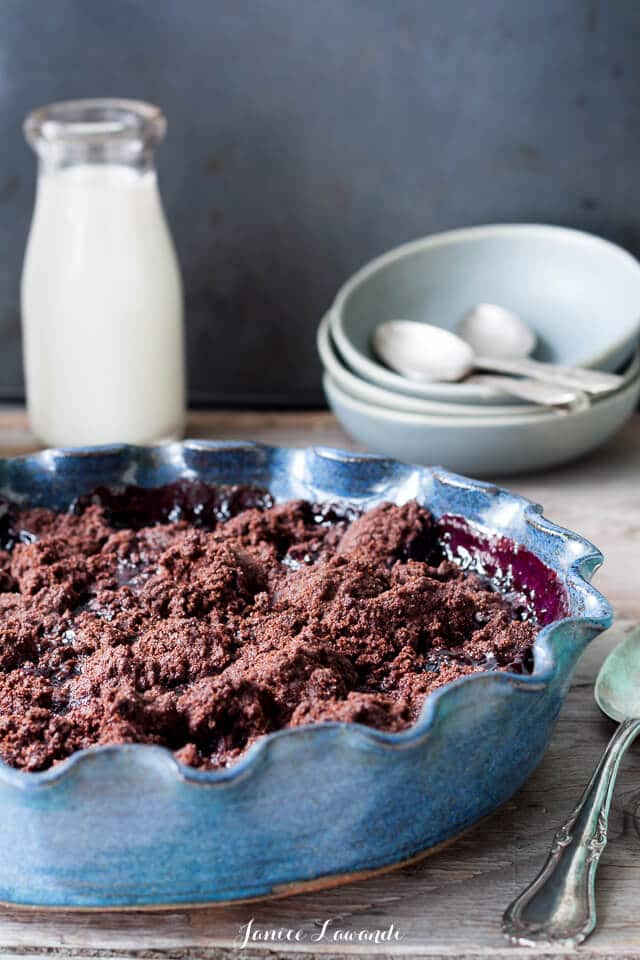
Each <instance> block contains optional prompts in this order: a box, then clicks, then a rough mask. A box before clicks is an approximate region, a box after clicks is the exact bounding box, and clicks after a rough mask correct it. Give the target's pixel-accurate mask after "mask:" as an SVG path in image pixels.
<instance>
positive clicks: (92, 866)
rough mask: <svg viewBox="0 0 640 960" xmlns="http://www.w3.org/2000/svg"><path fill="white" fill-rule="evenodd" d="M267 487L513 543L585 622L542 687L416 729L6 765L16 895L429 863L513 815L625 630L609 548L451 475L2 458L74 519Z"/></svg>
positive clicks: (192, 448) (434, 717) (548, 660)
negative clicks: (108, 495)
mask: <svg viewBox="0 0 640 960" xmlns="http://www.w3.org/2000/svg"><path fill="white" fill-rule="evenodd" d="M185 476H186V477H194V478H195V477H197V478H199V479H202V480H205V481H208V482H210V483H256V484H262V485H265V486H268V487H269V488H270V489H271V490H272V492H273V493H274V494H275V496H276V497H277V498H278V499H285V498H290V497H309V498H314V499H320V500H327V499H330V500H336V499H337V500H348V501H350V502H355V503H358V504H361V505H363V506H370V505H373V504H374V503H376V502H378V501H379V500H382V499H391V500H395V501H398V502H402V501H404V500H407V499H409V498H411V497H417V498H418V500H420V501H421V502H423V503H424V504H426V505H427V506H428V507H429V508H430V509H431V510H432V511H433V512H434V514H435V515H436V516H442V515H445V514H456V515H462V516H464V517H466V518H467V519H468V520H469V521H471V522H473V523H477V524H481V525H482V527H483V528H485V530H488V531H492V532H495V533H496V534H500V535H505V536H507V537H509V538H511V539H512V540H514V541H516V543H519V544H522V545H523V546H524V547H526V548H527V549H528V550H529V551H531V552H532V553H534V554H535V555H536V556H538V557H539V558H540V559H542V560H543V561H544V563H546V564H547V565H548V566H549V567H551V568H552V569H553V570H554V571H556V573H557V575H558V578H559V580H560V582H561V584H562V585H563V587H564V589H565V591H566V594H567V604H568V614H569V615H568V616H567V617H566V618H564V619H562V620H557V621H555V622H553V623H551V624H548V625H547V626H546V627H544V628H543V629H541V630H540V632H539V634H538V637H537V639H536V643H535V650H534V653H535V668H534V671H533V673H532V674H530V675H515V674H507V673H484V674H477V675H475V676H471V677H467V678H463V679H461V680H459V681H456V682H455V683H453V684H450V685H448V686H445V687H442V688H440V689H439V690H437V691H436V692H435V693H433V694H432V695H431V696H430V697H428V698H427V700H426V702H425V706H424V709H423V712H422V715H421V717H420V719H419V721H418V722H417V723H416V724H415V725H414V726H413V727H411V728H410V729H408V730H405V731H403V732H401V733H395V734H392V733H384V732H380V731H376V730H373V729H370V728H367V727H364V726H361V725H358V724H339V723H327V724H319V725H314V726H308V727H299V728H297V729H295V730H285V731H281V732H279V733H275V734H271V735H270V736H268V737H265V738H264V739H263V740H262V741H260V742H258V743H257V744H255V745H254V746H253V747H252V748H251V749H250V750H249V751H248V753H247V754H246V755H245V756H243V757H242V758H241V759H240V761H239V762H238V763H237V764H235V765H234V766H233V767H231V768H229V769H226V770H220V771H210V772H200V771H196V770H193V769H190V768H188V767H184V766H181V765H180V764H178V763H177V762H176V761H175V760H174V758H173V756H172V755H171V753H170V752H169V751H168V750H165V749H163V748H160V747H153V746H142V745H127V746H116V747H98V748H94V749H91V750H87V751H83V752H80V753H77V754H75V755H73V756H71V757H70V758H69V759H67V760H65V761H64V762H63V763H61V764H60V765H58V766H56V767H54V768H52V769H51V770H47V771H45V772H43V773H35V774H33V773H32V774H28V773H24V772H21V771H17V770H14V769H12V768H9V767H8V766H6V765H0V820H1V823H2V829H1V830H0V900H2V901H10V902H12V903H18V904H33V905H47V906H64V907H98V908H104V907H116V906H149V905H158V904H180V903H206V902H214V901H221V900H233V899H237V898H246V897H259V896H265V895H268V894H271V893H274V892H281V891H282V887H283V886H284V885H288V884H298V883H300V882H304V881H307V880H314V879H317V878H320V877H324V876H326V877H330V876H332V875H335V874H344V873H351V872H354V871H359V870H369V869H373V868H377V867H383V866H385V865H389V864H393V863H395V862H397V861H400V860H403V859H406V858H408V857H411V856H412V855H414V854H416V853H418V852H420V851H422V850H425V849H426V848H428V847H431V846H433V845H435V844H438V843H441V842H442V841H444V840H446V839H448V838H450V837H453V836H455V835H456V834H458V833H460V832H461V831H462V830H464V829H465V828H466V827H469V826H470V825H471V824H473V823H475V822H476V821H477V820H479V819H480V818H481V817H483V816H485V815H486V814H489V813H491V812H492V811H493V810H495V809H496V808H497V807H498V806H499V805H500V804H502V803H504V802H505V801H506V800H507V799H508V798H509V797H511V796H512V794H513V793H514V792H515V791H516V790H517V789H518V788H519V787H520V786H521V785H522V783H523V782H524V781H525V780H526V779H527V777H528V776H529V774H530V773H531V772H532V770H533V769H534V767H535V766H536V764H537V763H538V762H539V760H540V759H541V757H542V755H543V753H544V750H545V748H546V746H547V743H548V740H549V737H550V735H551V731H552V729H553V726H554V724H555V721H556V718H557V715H558V712H559V710H560V706H561V704H562V700H563V698H564V695H565V693H566V691H567V688H568V686H569V682H570V679H571V675H572V671H573V668H574V665H575V663H576V660H577V658H578V656H579V654H580V653H581V651H582V650H583V648H584V646H585V645H586V644H587V643H588V642H589V640H591V639H592V638H593V637H594V636H595V635H596V634H597V633H599V632H600V631H601V630H602V629H603V628H604V627H606V626H608V624H609V623H610V622H611V609H610V607H609V604H608V603H607V602H606V600H604V598H603V597H602V596H601V595H600V594H599V593H598V592H597V591H596V590H595V589H594V588H593V587H591V586H590V585H589V583H588V581H589V579H590V578H591V576H592V574H593V572H594V570H595V569H596V568H597V567H598V566H599V564H600V563H601V560H602V557H601V554H600V553H599V552H598V551H597V550H596V549H595V548H594V547H593V546H592V545H591V544H589V543H588V542H587V541H585V540H583V539H582V538H580V537H578V536H576V535H575V534H573V533H570V532H568V531H566V530H563V529H561V528H560V527H557V526H556V525H554V524H552V523H550V522H549V521H548V520H546V519H544V518H543V517H542V516H541V514H540V510H539V508H538V507H536V506H535V505H533V504H531V503H529V502H528V501H527V500H524V499H523V498H522V497H518V496H515V495H513V494H510V493H508V492H506V491H504V490H499V489H497V488H495V487H493V486H490V485H488V484H481V483H478V482H475V481H471V480H467V479H465V478H463V477H458V476H455V475H453V474H449V473H446V472H444V471H442V470H440V469H438V468H429V469H426V468H416V467H410V466H406V465H403V464H400V463H396V462H394V461H390V460H383V459H380V458H376V457H370V456H356V455H352V454H345V453H340V452H338V451H330V450H323V449H316V450H313V449H310V450H286V449H279V448H270V447H263V446H259V445H251V444H243V443H242V444H228V443H224V444H219V443H210V442H199V441H197V442H186V443H184V444H172V445H169V446H166V447H162V448H155V449H153V448H135V447H120V446H118V447H102V448H93V449H83V450H75V451H46V452H44V453H41V454H36V455H35V456H32V457H26V458H17V459H13V460H4V461H0V491H1V492H2V493H4V494H6V495H8V496H11V497H14V498H16V497H20V498H23V499H25V500H29V501H30V502H31V503H34V504H43V505H50V506H56V507H64V506H66V505H67V504H68V503H69V502H70V500H72V499H73V498H74V497H75V496H77V495H79V494H80V493H83V492H87V491H88V490H91V489H92V488H93V487H96V486H98V485H100V484H109V483H122V482H126V483H136V484H141V485H143V486H157V485H159V484H163V483H167V482H170V481H172V480H175V479H177V478H179V477H185Z"/></svg>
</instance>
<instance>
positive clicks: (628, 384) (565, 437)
mask: <svg viewBox="0 0 640 960" xmlns="http://www.w3.org/2000/svg"><path fill="white" fill-rule="evenodd" d="M323 384H324V390H325V393H326V395H327V399H328V401H329V404H330V406H331V409H332V410H333V412H334V413H335V415H336V417H337V418H338V420H339V421H340V423H341V424H342V426H343V427H344V429H345V430H346V431H347V433H349V434H350V435H351V436H352V437H354V439H356V440H357V441H358V442H359V443H361V444H362V445H363V446H364V447H365V448H366V449H367V450H375V451H376V452H377V453H382V454H384V455H385V456H388V457H396V458H397V459H399V460H406V461H409V462H411V463H418V464H420V463H423V464H429V463H434V462H436V463H442V464H444V465H445V466H446V467H447V468H448V469H449V470H458V471H460V472H462V473H472V474H474V475H475V476H479V477H492V478H495V477H501V476H508V475H510V474H516V473H524V472H527V473H528V472H531V471H535V470H547V469H549V468H550V467H555V466H558V465H559V464H562V463H568V462H569V461H571V460H575V459H577V458H578V457H581V456H584V455H585V454H587V453H590V452H591V451H592V450H595V449H596V448H597V447H599V446H600V445H601V444H603V443H604V442H605V441H606V440H608V439H609V437H612V436H613V435H614V434H615V433H616V432H617V431H618V430H619V429H620V428H621V427H622V426H623V424H624V423H625V422H626V421H627V420H628V419H629V417H630V416H631V415H632V414H633V412H634V410H636V409H637V406H638V399H639V398H640V359H639V356H638V353H637V352H636V355H635V358H634V359H633V360H632V362H631V363H630V365H629V367H628V368H627V370H626V371H625V373H624V379H623V385H622V386H621V387H620V388H619V389H618V390H616V391H615V392H614V393H610V394H607V395H606V396H604V397H600V398H598V399H597V400H595V401H594V402H593V403H592V405H591V406H590V407H588V408H587V409H578V410H572V411H569V412H567V413H557V412H556V411H554V410H549V411H548V412H547V413H528V412H525V411H527V408H526V407H522V408H521V410H522V411H523V412H522V413H520V414H517V415H510V416H503V417H496V416H484V417H483V416H480V415H475V416H460V417H455V416H446V417H443V416H437V415H434V414H422V413H412V412H407V411H402V410H394V409H390V408H389V407H386V406H379V405H377V404H374V403H371V402H370V401H363V400H361V399H359V398H357V397H355V396H353V395H352V394H351V393H348V392H347V391H346V390H345V389H344V388H343V387H342V385H339V384H338V383H337V381H336V380H334V378H333V377H331V376H329V375H328V374H325V376H324V379H323Z"/></svg>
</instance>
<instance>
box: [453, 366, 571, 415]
mask: <svg viewBox="0 0 640 960" xmlns="http://www.w3.org/2000/svg"><path fill="white" fill-rule="evenodd" d="M465 382H466V383H477V384H479V385H482V386H485V387H492V388H493V389H494V390H499V391H500V393H505V394H507V396H509V397H519V398H520V399H521V400H527V401H528V402H529V403H538V404H543V405H544V406H546V407H555V408H556V409H559V410H560V412H568V411H569V410H578V409H580V410H583V409H584V410H586V409H588V407H589V405H590V400H589V398H588V396H587V395H586V394H585V393H584V392H583V391H581V390H571V389H570V388H569V387H563V386H561V385H559V384H555V383H544V382H543V381H542V380H532V379H531V378H530V377H524V378H522V377H505V376H503V375H502V374H499V375H496V376H492V374H490V373H475V374H473V375H472V376H471V377H467V379H466V381H465Z"/></svg>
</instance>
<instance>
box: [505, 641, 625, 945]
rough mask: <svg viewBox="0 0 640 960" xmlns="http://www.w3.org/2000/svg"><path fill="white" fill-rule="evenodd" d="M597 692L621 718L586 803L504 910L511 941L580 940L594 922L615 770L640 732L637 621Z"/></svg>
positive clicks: (547, 942)
mask: <svg viewBox="0 0 640 960" xmlns="http://www.w3.org/2000/svg"><path fill="white" fill-rule="evenodd" d="M594 693H595V698H596V703H597V704H598V706H599V707H600V709H601V710H602V711H603V713H606V714H607V716H608V717H611V719H612V720H615V721H616V723H619V724H620V726H619V727H618V729H617V730H616V732H615V733H614V735H613V736H612V738H611V740H610V741H609V745H608V746H607V748H606V750H605V752H604V753H603V754H602V757H601V759H600V762H599V764H598V766H597V767H596V769H595V772H594V774H593V776H592V777H591V780H590V781H589V785H588V786H587V788H586V790H585V792H584V793H583V795H582V799H581V800H580V803H579V804H578V806H577V807H576V808H575V810H574V811H573V813H572V814H571V815H570V817H569V819H568V820H567V822H566V823H565V824H563V826H562V827H560V829H559V830H558V831H557V832H556V834H555V837H554V840H553V844H552V847H551V852H550V853H549V857H548V859H547V862H546V863H545V865H544V867H543V868H542V870H541V871H540V873H539V874H538V876H537V877H536V878H535V880H534V881H533V882H532V883H531V884H530V885H529V886H528V887H527V888H526V889H525V890H524V891H523V892H522V893H521V894H520V896H519V897H517V899H515V900H514V901H513V903H512V904H511V906H509V907H508V908H507V910H506V912H505V914H504V917H503V921H502V928H503V930H504V933H505V934H506V936H507V937H508V939H509V940H510V941H511V942H512V943H519V944H522V945H523V946H540V945H543V944H545V945H550V944H559V945H560V944H561V945H564V946H567V947H574V946H576V945H577V944H579V943H582V941H583V940H585V939H586V937H588V936H589V934H590V933H592V931H593V930H594V928H595V925H596V903H595V890H594V885H595V877H596V871H597V869H598V862H599V860H600V855H601V853H602V851H603V850H604V848H605V846H606V843H607V825H608V818H609V808H610V806H611V798H612V796H613V789H614V786H615V781H616V776H617V773H618V768H619V766H620V761H621V760H622V757H623V755H624V752H625V750H626V749H627V748H628V747H629V746H630V745H631V743H632V742H633V741H634V740H635V738H636V737H637V736H638V734H640V628H639V627H636V628H635V629H634V630H633V632H632V633H630V634H629V635H628V636H627V637H626V639H625V640H624V641H623V642H622V643H620V644H618V646H617V647H615V648H614V649H613V650H612V652H611V653H610V654H609V656H608V657H607V659H606V660H605V661H604V663H603V664H602V667H601V668H600V672H599V674H598V679H597V680H596V685H595V691H594Z"/></svg>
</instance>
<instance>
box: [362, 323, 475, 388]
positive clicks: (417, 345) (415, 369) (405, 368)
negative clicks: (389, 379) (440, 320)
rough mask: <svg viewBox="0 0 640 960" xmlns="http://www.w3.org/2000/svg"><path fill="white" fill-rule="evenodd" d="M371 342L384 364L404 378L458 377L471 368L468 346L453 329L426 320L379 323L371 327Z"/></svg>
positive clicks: (434, 379)
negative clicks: (435, 325) (372, 330)
mask: <svg viewBox="0 0 640 960" xmlns="http://www.w3.org/2000/svg"><path fill="white" fill-rule="evenodd" d="M373 346H374V349H375V351H376V353H377V354H378V356H379V357H380V359H381V360H383V361H384V363H386V364H387V366H389V367H391V368H392V369H393V370H396V371H397V372H398V373H401V374H402V376H404V377H407V379H408V380H418V381H423V382H424V381H425V380H426V381H428V382H431V381H438V382H443V381H444V382H447V381H456V380H462V379H463V378H464V377H466V376H467V375H468V374H469V373H471V370H472V369H473V349H472V347H471V346H470V345H469V344H468V343H466V342H465V341H464V340H462V339H461V338H460V337H458V336H456V334H455V333H451V332H450V331H449V330H444V329H443V328H442V327H434V326H431V324H429V323H416V322H415V321H413V320H391V321H389V322H388V323H381V324H380V325H379V326H378V327H376V329H375V330H374V333H373Z"/></svg>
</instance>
